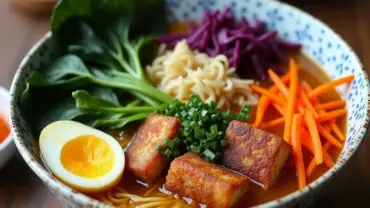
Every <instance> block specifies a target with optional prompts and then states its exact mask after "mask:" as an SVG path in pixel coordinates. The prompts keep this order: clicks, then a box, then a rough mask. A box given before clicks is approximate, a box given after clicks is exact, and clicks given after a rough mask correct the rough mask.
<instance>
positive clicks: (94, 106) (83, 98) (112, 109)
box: [72, 90, 163, 114]
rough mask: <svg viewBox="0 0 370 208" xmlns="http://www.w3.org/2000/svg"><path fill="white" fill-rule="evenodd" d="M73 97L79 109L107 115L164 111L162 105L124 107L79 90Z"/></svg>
mask: <svg viewBox="0 0 370 208" xmlns="http://www.w3.org/2000/svg"><path fill="white" fill-rule="evenodd" d="M72 96H73V97H74V99H75V100H76V106H77V108H78V109H90V110H94V111H99V112H105V113H125V114H135V113H141V112H153V111H156V110H161V109H163V106H162V105H157V106H130V105H127V106H125V107H122V106H120V105H115V104H114V103H112V102H110V101H107V100H104V99H102V98H99V97H95V96H91V95H90V94H89V92H87V91H84V90H77V91H74V92H73V93H72Z"/></svg>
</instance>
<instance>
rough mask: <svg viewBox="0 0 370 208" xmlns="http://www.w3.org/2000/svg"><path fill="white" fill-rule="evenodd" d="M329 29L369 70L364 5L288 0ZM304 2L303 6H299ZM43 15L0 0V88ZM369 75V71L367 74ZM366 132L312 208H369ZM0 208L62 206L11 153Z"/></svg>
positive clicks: (369, 17) (2, 173)
mask: <svg viewBox="0 0 370 208" xmlns="http://www.w3.org/2000/svg"><path fill="white" fill-rule="evenodd" d="M289 2H290V3H292V4H294V5H296V6H298V7H299V8H301V9H303V10H305V11H307V12H309V13H311V14H312V15H314V16H316V17H318V18H320V19H321V20H323V21H324V22H325V23H327V24H328V25H329V26H331V27H332V28H334V30H335V31H337V32H338V33H339V34H340V35H342V37H343V38H344V39H345V40H346V41H347V42H348V43H349V44H350V45H351V46H352V47H353V49H354V50H355V52H356V53H357V54H358V55H359V56H360V58H361V60H362V62H363V63H364V65H365V68H367V69H368V68H369V67H370V43H369V40H368V39H369V37H370V23H369V21H370V13H369V11H370V1H368V0H357V1H355V0H307V1H306V0H290V1H289ZM304 2H307V3H304ZM48 23H49V20H48V16H47V15H37V16H36V15H34V14H27V13H25V12H24V11H20V10H17V9H15V8H14V7H12V6H11V3H10V1H9V0H2V1H0V26H1V29H0V64H1V68H0V85H3V86H6V87H10V84H11V80H12V78H13V74H14V72H15V70H16V68H17V66H18V64H19V62H20V61H21V59H22V57H23V56H24V55H25V54H26V52H27V51H28V50H29V48H30V47H31V46H32V45H33V44H34V43H35V42H36V41H37V40H38V39H39V38H40V37H41V36H42V35H43V34H44V33H45V32H46V31H47V30H48ZM368 72H369V71H368ZM369 137H370V134H369V135H368V136H367V138H366V139H365V141H364V142H363V144H362V146H361V148H360V150H359V151H358V152H357V154H356V155H355V157H354V158H353V159H352V160H351V161H350V162H349V164H347V166H346V168H345V170H344V171H343V172H341V173H340V174H338V176H337V177H336V178H335V179H334V181H332V183H331V184H330V185H328V186H327V187H326V188H325V189H324V193H323V195H322V196H321V198H320V199H319V200H318V202H317V203H316V204H315V207H329V206H330V207H349V206H350V207H370V195H369V193H370V162H369V161H370V143H369V141H367V140H369V139H370V138H369ZM0 207H1V208H8V207H9V208H10V207H12V208H21V207H27V208H28V207H30V208H33V207H35V208H43V207H45V208H51V207H57V208H59V207H62V205H61V204H60V203H59V202H58V201H57V200H56V198H55V197H54V196H53V195H52V194H51V193H50V191H49V190H48V189H47V188H46V187H45V186H44V185H43V184H42V183H41V181H40V180H39V179H38V178H37V176H36V175H35V174H34V173H33V172H32V171H31V170H30V169H29V168H28V167H27V165H26V163H25V162H23V160H22V158H21V156H20V155H19V154H18V153H16V154H15V155H14V157H13V158H12V159H11V161H10V162H9V163H8V165H7V166H5V168H4V169H3V170H0Z"/></svg>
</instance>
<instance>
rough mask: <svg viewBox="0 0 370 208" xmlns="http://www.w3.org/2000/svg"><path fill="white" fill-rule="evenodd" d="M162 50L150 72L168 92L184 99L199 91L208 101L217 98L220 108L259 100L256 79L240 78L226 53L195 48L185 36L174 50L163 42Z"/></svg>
mask: <svg viewBox="0 0 370 208" xmlns="http://www.w3.org/2000/svg"><path fill="white" fill-rule="evenodd" d="M158 54H159V56H158V57H157V58H156V59H154V61H153V63H152V65H149V66H147V67H146V72H147V75H148V78H149V79H150V81H151V82H152V83H154V84H155V85H157V87H158V88H160V89H161V90H162V91H164V92H166V93H167V94H169V95H171V96H173V97H176V98H177V99H179V100H181V101H188V99H189V97H190V95H192V94H197V95H199V97H200V98H201V99H202V100H203V101H204V102H210V101H215V102H216V103H217V106H218V107H219V108H224V107H228V108H229V107H231V106H232V105H238V106H242V105H244V104H248V105H256V104H257V101H258V97H257V95H255V94H254V93H253V92H252V90H251V88H250V87H249V85H250V84H253V83H254V81H253V80H248V79H240V78H238V77H237V75H236V74H235V69H234V68H230V67H229V61H228V59H227V58H226V56H224V55H218V56H216V57H209V56H207V55H206V54H204V53H199V52H198V51H191V50H190V48H189V46H188V44H187V43H186V41H185V40H183V41H181V42H179V43H177V45H176V47H175V48H174V50H166V48H165V45H161V46H160V47H159V52H158Z"/></svg>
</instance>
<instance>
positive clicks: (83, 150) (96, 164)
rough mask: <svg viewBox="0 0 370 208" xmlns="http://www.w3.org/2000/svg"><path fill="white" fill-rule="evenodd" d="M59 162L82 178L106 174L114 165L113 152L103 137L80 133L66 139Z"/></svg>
mask: <svg viewBox="0 0 370 208" xmlns="http://www.w3.org/2000/svg"><path fill="white" fill-rule="evenodd" d="M61 162H62V164H63V166H64V168H65V169H67V170H68V171H69V172H71V173H73V174H75V175H78V176H81V177H83V178H96V177H100V176H103V175H105V174H107V173H108V172H109V171H110V170H111V169H112V168H113V165H114V162H115V158H114V152H113V150H112V149H111V148H110V146H109V145H108V144H107V142H105V141H104V140H103V139H101V138H99V137H96V136H94V135H82V136H79V137H76V138H74V139H72V140H70V141H68V142H67V143H66V144H65V145H64V146H63V148H62V152H61Z"/></svg>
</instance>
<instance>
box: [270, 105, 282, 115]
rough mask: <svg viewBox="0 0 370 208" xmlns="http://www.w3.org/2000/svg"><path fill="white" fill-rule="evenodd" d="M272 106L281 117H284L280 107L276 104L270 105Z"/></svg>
mask: <svg viewBox="0 0 370 208" xmlns="http://www.w3.org/2000/svg"><path fill="white" fill-rule="evenodd" d="M272 106H274V108H275V109H276V110H277V111H278V112H279V113H280V114H281V115H282V116H285V111H284V109H283V108H282V107H280V106H279V105H277V104H275V103H274V104H272Z"/></svg>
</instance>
